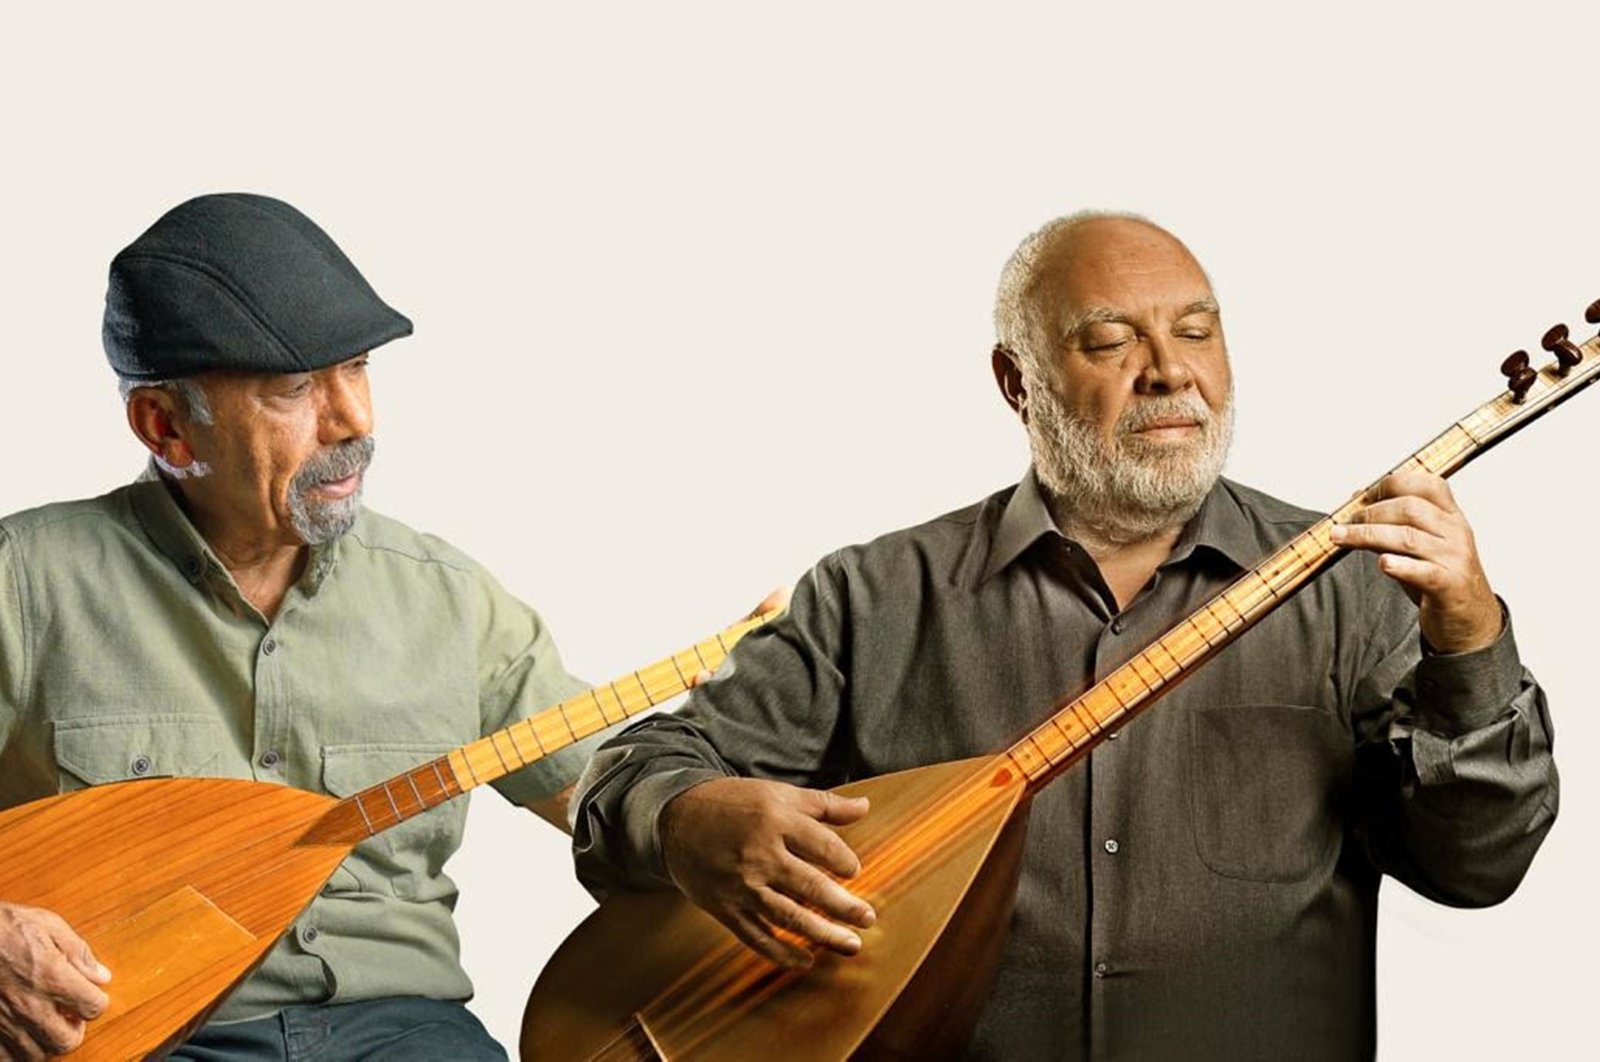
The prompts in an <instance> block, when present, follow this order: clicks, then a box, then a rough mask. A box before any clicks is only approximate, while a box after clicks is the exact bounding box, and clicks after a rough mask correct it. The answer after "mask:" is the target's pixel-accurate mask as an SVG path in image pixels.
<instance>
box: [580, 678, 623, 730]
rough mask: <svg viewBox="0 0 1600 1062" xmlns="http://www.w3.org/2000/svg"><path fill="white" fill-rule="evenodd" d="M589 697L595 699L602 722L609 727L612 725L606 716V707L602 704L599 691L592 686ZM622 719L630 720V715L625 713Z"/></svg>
mask: <svg viewBox="0 0 1600 1062" xmlns="http://www.w3.org/2000/svg"><path fill="white" fill-rule="evenodd" d="M589 696H590V697H593V698H594V706H595V707H596V708H598V709H600V721H601V722H603V723H605V724H606V725H607V726H609V725H611V720H610V718H609V717H607V715H606V706H605V705H603V704H601V703H600V693H599V691H598V690H596V689H595V688H594V687H592V686H591V687H590V688H589ZM622 718H623V719H626V718H628V713H627V712H623V713H622Z"/></svg>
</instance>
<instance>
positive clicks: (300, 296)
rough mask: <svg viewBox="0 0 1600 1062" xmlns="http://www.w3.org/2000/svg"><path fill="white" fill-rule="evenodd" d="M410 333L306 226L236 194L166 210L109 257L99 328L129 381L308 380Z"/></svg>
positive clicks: (260, 199)
mask: <svg viewBox="0 0 1600 1062" xmlns="http://www.w3.org/2000/svg"><path fill="white" fill-rule="evenodd" d="M410 334H411V322H410V321H409V320H407V319H406V318H405V317H404V316H402V315H401V314H398V313H396V312H395V311H394V310H393V309H391V308H390V307H389V305H388V304H387V303H385V302H384V301H383V300H382V299H380V298H378V295H377V293H376V292H374V291H373V290H372V286H371V285H370V284H368V283H367V281H366V279H365V278H364V277H362V275H361V274H360V272H358V271H357V270H356V267H355V266H354V265H352V264H351V262H350V259H348V258H346V257H345V256H344V252H343V251H341V250H339V247H338V245H337V244H335V243H334V242H333V240H331V239H329V238H328V234H327V233H325V232H323V231H322V230H321V229H319V228H318V227H317V226H316V223H315V222H313V221H312V220H311V219H310V218H308V217H306V216H305V215H304V214H302V213H300V211H298V210H296V209H295V208H294V207H292V206H290V205H289V204H288V203H285V202H283V201H281V200H278V199H271V198H268V197H267V196H264V195H249V194H246V193H242V192H235V193H227V194H220V195H203V196H200V197H199V198H197V199H191V200H189V201H188V202H186V203H181V204H179V205H178V206H176V207H173V208H172V209H171V210H169V211H168V212H167V213H166V214H164V215H162V217H161V220H159V221H157V222H156V223H155V224H154V225H152V226H150V228H149V229H148V230H147V231H146V232H145V233H144V235H142V236H140V237H139V238H138V239H137V240H134V241H133V243H131V244H129V245H128V246H127V247H125V248H124V249H123V250H122V252H121V253H120V254H118V255H117V256H116V257H115V258H113V259H112V260H111V282H110V285H109V287H108V288H107V289H106V316H105V326H104V328H103V330H102V339H103V340H104V342H105V348H106V358H107V359H108V360H110V362H111V367H112V368H113V369H115V370H116V371H117V375H118V376H121V377H122V378H124V379H128V380H164V379H172V378H175V377H179V376H192V375H194V374H195V373H200V372H208V371H210V370H213V369H233V370H241V371H245V372H310V371H311V370H313V369H321V368H324V367H326V366H329V365H333V364H336V363H338V362H341V361H344V360H345V359H347V358H351V357H354V356H355V355H357V354H361V353H363V352H364V351H368V350H371V349H372V348H374V347H376V346H380V345H381V344H384V343H387V342H389V340H391V339H398V338H400V337H401V336H408V335H410Z"/></svg>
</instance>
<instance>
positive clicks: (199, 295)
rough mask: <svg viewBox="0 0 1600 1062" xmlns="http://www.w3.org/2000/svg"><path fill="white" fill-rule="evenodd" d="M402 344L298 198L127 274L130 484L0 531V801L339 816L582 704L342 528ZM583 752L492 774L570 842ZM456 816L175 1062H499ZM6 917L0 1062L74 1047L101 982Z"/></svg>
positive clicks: (485, 602)
mask: <svg viewBox="0 0 1600 1062" xmlns="http://www.w3.org/2000/svg"><path fill="white" fill-rule="evenodd" d="M410 332H411V322H410V321H408V320H407V319H406V318H405V317H403V316H402V315H400V314H399V313H396V312H395V311H394V310H393V309H391V308H390V307H389V306H388V305H386V304H385V303H384V302H383V301H382V300H381V299H379V298H378V296H377V295H376V294H375V293H374V292H373V290H372V288H371V287H370V286H369V285H368V284H367V282H366V281H365V280H364V279H363V278H362V276H361V274H360V273H359V272H357V270H356V268H355V267H354V266H353V265H352V264H351V263H350V261H349V259H347V258H346V257H345V256H344V254H343V253H342V252H341V251H340V250H339V248H338V247H337V246H336V245H335V244H334V242H333V241H332V240H331V239H329V238H328V236H327V235H326V234H325V233H324V232H323V231H322V230H321V229H319V228H318V227H317V226H316V225H315V224H313V223H312V222H311V221H310V220H309V219H308V218H306V217H305V216H304V215H303V214H301V213H300V212H299V211H297V210H295V209H294V208H293V207H291V206H289V205H288V204H286V203H282V202H280V201H278V200H275V199H269V198H266V197H263V196H256V195H242V194H232V195H208V196H202V197H200V198H198V199H193V200H190V201H189V202H186V203H183V204H182V205H180V206H178V207H177V208H175V209H173V210H172V211H171V212H169V213H168V214H166V215H165V216H164V217H162V218H161V219H160V220H159V221H158V222H156V224H155V225H154V226H152V227H151V228H150V230H149V231H148V232H146V233H144V235H142V236H140V237H139V238H138V239H137V240H135V241H134V243H133V244H132V245H131V246H129V247H128V248H126V249H125V250H124V251H123V252H122V253H121V254H119V255H117V257H116V259H115V260H114V261H113V262H112V266H111V280H110V289H109V291H108V294H107V298H106V315H105V331H104V339H105V348H106V353H107V356H108V357H109V358H110V361H111V365H112V367H113V368H114V369H115V370H116V372H117V374H118V376H119V377H120V378H121V380H122V383H123V391H124V394H125V396H126V398H127V413H128V422H129V424H130V426H131V427H132V429H133V431H134V433H135V434H136V435H137V436H138V438H139V440H140V441H141V442H142V443H143V444H144V446H145V447H146V448H147V449H148V450H149V451H150V454H151V469H150V471H149V472H148V473H147V474H146V476H145V477H144V478H143V479H141V480H140V481H139V482H136V483H134V484H132V485H130V486H126V487H123V488H121V489H119V490H115V491H113V492H111V493H110V494H108V495H105V496H104V497H100V498H95V499H91V500H85V501H75V502H66V503H61V504H56V505H50V506H46V507H44V508H42V509H37V510H33V511H31V512H25V513H18V514H16V515H13V516H10V517H6V518H5V519H4V520H0V808H3V807H10V806H14V805H17V804H20V803H23V802H25V801H29V800H34V799H38V798H41V797H44V796H48V795H51V794H54V793H57V792H63V791H67V790H71V789H77V788H82V787H84V786H87V785H97V784H102V783H107V782H115V781H120V780H123V779H127V778H137V777H149V776H155V775H210V776H223V777H237V778H253V779H257V780H261V781H268V782H276V783H280V784H286V785H293V786H298V787H301V788H305V789H311V790H317V791H322V792H327V793H331V794H333V795H335V796H345V795H348V794H350V793H354V792H357V791H359V790H361V789H363V788H365V787H366V786H368V785H369V784H372V783H374V782H376V781H379V780H381V779H383V778H386V777H390V776H392V775H394V774H395V773H397V772H399V771H400V770H403V769H405V768H407V767H410V766H414V765H416V764H418V763H422V762H425V761H427V760H428V759H430V758H432V757H435V756H438V755H440V754H442V753H443V752H445V751H447V750H449V749H452V748H455V747H457V746H459V745H461V744H464V743H466V742H468V741H471V740H473V739H475V738H477V737H479V736H481V735H483V734H486V733H488V732H490V731H493V730H498V729H500V728H502V727H504V726H506V725H508V724H510V723H511V722H514V721H515V720H516V719H518V718H522V717H525V716H527V715H529V714H531V713H532V712H533V711H536V710H538V709H540V708H543V707H546V706H548V705H550V704H554V703H556V702H558V701H560V700H562V699H564V698H566V697H568V696H571V695H572V694H574V693H576V692H578V691H579V690H581V689H582V688H583V684H581V683H580V682H578V681H577V680H576V679H574V678H572V677H571V676H570V675H568V674H567V673H566V671H565V670H564V669H563V667H562V665H561V661H560V658H559V657H558V656H557V653H556V649H555V646H554V644H553V643H552V642H551V640H550V636H549V634H548V632H547V631H546V629H545V627H544V625H543V623H542V622H541V621H540V619H539V616H538V615H537V614H536V613H535V612H534V611H533V610H532V609H530V608H529V607H528V606H526V605H524V604H523V603H522V602H520V601H518V600H517V599H516V598H514V597H512V596H511V595H510V594H508V593H507V592H506V591H505V590H504V589H502V588H501V587H500V586H499V584H498V583H496V582H495V580H494V579H493V578H491V577H490V576H489V574H488V573H487V572H485V571H484V570H483V569H482V568H481V567H480V566H478V565H477V564H476V563H474V562H473V561H472V560H471V559H469V558H467V557H466V556H464V555H462V554H461V553H459V552H458V551H456V550H455V549H453V548H451V547H450V546H449V545H447V544H445V543H444V542H441V541H440V540H438V539H436V538H433V537H431V536H428V535H423V534H419V533H417V532H416V531H413V530H411V529H410V528H408V527H406V526H404V525H402V524H400V523H397V522H396V521H393V520H389V519H386V518H384V517H381V516H378V515H376V514H374V513H371V512H369V511H366V510H365V509H363V508H362V507H361V504H360V499H361V488H362V479H363V475H364V473H365V470H366V468H367V465H368V462H369V461H370V460H371V458H372V453H373V441H372V436H371V429H372V407H371V401H370V398H369V396H368V391H367V371H366V370H367V356H368V353H369V352H370V351H371V350H373V349H374V348H376V347H378V346H381V345H382V344H384V343H387V342H389V341H390V340H392V339H396V338H399V337H401V336H405V335H409V334H410ZM592 743H593V742H592V740H591V741H590V742H585V743H583V744H581V745H578V746H573V747H570V748H568V749H565V750H562V751H561V752H558V753H556V754H554V755H553V756H550V757H547V758H545V759H543V760H541V761H539V762H538V763H535V764H534V765H532V766H531V767H529V768H527V769H526V770H523V771H520V772H517V773H516V774H513V775H510V776H508V777H507V778H505V779H503V780H501V781H500V782H497V783H495V784H496V786H497V788H499V789H500V791H501V792H502V793H503V794H504V795H505V796H507V797H508V798H510V799H512V800H514V801H516V802H517V803H520V804H523V805H525V806H527V807H530V808H532V809H534V810H535V811H537V812H539V813H540V814H542V815H544V816H545V817H546V818H549V819H551V820H552V821H554V822H558V823H562V822H564V803H565V793H564V791H565V790H566V789H567V788H568V787H569V785H570V783H571V781H572V779H573V778H574V776H575V775H576V773H577V771H578V769H579V767H580V766H581V765H582V763H583V762H584V760H585V759H586V758H587V755H588V751H589V748H590V746H591V745H592ZM465 815H466V806H465V801H464V800H456V801H452V802H450V803H448V804H446V805H443V806H441V807H439V808H437V809H435V810H434V811H431V812H429V813H427V814H425V815H421V816H419V817H417V818H415V819H412V820H410V821H409V822H407V823H405V824H404V825H402V826H400V827H397V828H395V829H393V830H390V831H388V832H386V833H384V834H383V835H381V836H379V837H377V838H375V839H373V840H371V841H368V842H366V843H364V844H362V845H360V846H359V847H358V848H357V849H356V850H355V853H354V854H353V855H352V856H351V857H350V858H349V859H348V860H346V862H345V863H344V864H343V865H342V866H341V867H340V868H339V869H338V870H337V871H336V872H335V874H334V876H333V877H332V879H331V880H330V881H329V882H328V884H327V886H326V887H325V888H324V889H323V891H322V893H321V894H320V895H319V896H318V897H317V898H316V899H315V900H314V901H313V902H312V904H311V905H310V906H309V907H308V908H307V910H306V911H305V913H304V914H303V915H302V916H301V917H300V918H299V920H298V921H297V922H296V924H295V926H294V927H293V929H292V930H291V931H290V932H289V933H288V934H287V935H286V936H285V937H284V938H283V939H282V940H280V941H279V942H278V944H277V946H276V947H275V948H274V949H273V951H272V952H271V953H270V955H269V956H268V958H267V959H266V961H265V963H264V964H263V965H262V966H261V967H260V969H258V970H257V971H256V973H255V974H254V975H253V976H252V977H251V978H250V979H249V980H248V981H246V982H245V983H244V984H243V985H242V986H241V987H240V988H239V989H238V990H237V991H236V992H235V993H234V994H233V995H232V996H230V997H229V999H228V1000H227V1001H226V1002H225V1003H224V1004H223V1005H222V1007H221V1008H220V1009H219V1010H218V1011H217V1013H216V1014H215V1015H214V1016H213V1021H212V1024H211V1025H208V1026H207V1027H206V1028H204V1029H203V1030H201V1032H200V1033H199V1034H197V1035H196V1036H195V1037H194V1038H193V1040H192V1041H191V1042H190V1043H189V1044H187V1045H186V1046H184V1047H182V1048H180V1049H179V1051H178V1053H177V1054H176V1055H175V1056H174V1057H176V1058H186V1059H217V1058H229V1059H233V1058H262V1059H265V1058H287V1057H290V1055H291V1054H292V1056H293V1057H296V1058H305V1057H317V1058H347V1057H367V1056H368V1055H369V1054H372V1053H374V1052H377V1053H381V1055H382V1057H384V1058H386V1059H387V1058H396V1059H404V1058H418V1059H424V1058H425V1059H430V1060H432V1059H441V1058H450V1059H480V1058H494V1059H503V1058H504V1057H505V1054H504V1051H503V1050H502V1049H501V1048H500V1047H499V1045H497V1044H495V1043H494V1041H493V1040H491V1039H490V1037H489V1036H488V1034H487V1033H486V1032H485V1031H484V1029H483V1027H482V1026H481V1025H480V1024H479V1023H478V1022H477V1020H476V1019H475V1018H474V1017H473V1016H472V1015H471V1014H470V1013H469V1012H468V1011H467V1009H466V1008H465V1007H464V1006H463V1005H462V1004H461V1002H460V1001H462V1000H465V999H467V998H468V997H469V996H470V995H471V994H472V985H471V982H470V981H469V980H468V979H467V976H466V974H465V972H464V971H463V970H462V968H461V966H460V963H459V961H458V956H457V953H458V941H457V936H456V930H455V926H454V924H453V922H452V920H451V909H452V908H453V906H454V901H455V895H456V890H455V887H454V885H453V884H452V882H451V881H450V879H449V878H448V877H446V876H445V875H444V874H443V873H442V867H443V865H444V862H445V860H446V859H447V858H448V857H449V856H450V854H451V853H452V852H454V851H455V849H456V848H457V846H458V845H459V844H460V840H461V832H462V826H463V824H464V820H465ZM4 901H5V897H3V896H0V1055H5V1056H7V1057H12V1056H14V1057H20V1058H38V1057H43V1056H45V1055H50V1054H57V1053H62V1052H65V1051H68V1050H70V1049H72V1048H73V1047H75V1046H76V1045H77V1044H78V1043H79V1042H80V1041H81V1040H82V1039H83V1037H84V1034H85V1023H86V1020H91V1021H92V1019H93V1018H94V1017H95V1016H96V1015H98V1014H99V1013H101V1011H102V1010H103V1009H104V1008H105V1006H106V1005H107V1001H108V997H107V995H106V993H107V991H111V992H114V991H115V987H114V984H110V983H108V981H109V977H110V974H111V971H107V970H106V969H105V968H104V967H103V966H101V965H100V964H99V963H98V962H97V961H96V960H95V958H94V957H93V955H92V954H91V953H90V950H89V948H88V947H87V945H86V944H85V943H84V942H83V940H82V939H81V938H79V937H78V936H77V935H76V934H74V933H73V931H72V929H71V927H70V926H68V925H66V924H65V923H64V922H63V921H62V920H61V919H60V918H58V917H56V916H55V915H53V914H52V913H50V912H47V911H40V910H36V909H30V908H23V907H18V906H16V905H11V904H7V903H5V902H4Z"/></svg>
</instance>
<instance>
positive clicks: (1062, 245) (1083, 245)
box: [994, 211, 1217, 367]
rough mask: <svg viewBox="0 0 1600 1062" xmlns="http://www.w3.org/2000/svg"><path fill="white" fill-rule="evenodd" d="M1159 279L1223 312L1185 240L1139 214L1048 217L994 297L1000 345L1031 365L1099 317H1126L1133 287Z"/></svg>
mask: <svg viewBox="0 0 1600 1062" xmlns="http://www.w3.org/2000/svg"><path fill="white" fill-rule="evenodd" d="M1152 280H1159V281H1160V282H1161V284H1162V286H1163V287H1164V288H1166V289H1168V290H1172V291H1182V292H1185V293H1186V296H1192V297H1189V298H1187V302H1188V303H1193V304H1194V306H1193V308H1194V309H1195V310H1196V311H1199V310H1203V309H1208V310H1209V311H1210V312H1212V313H1215V312H1216V310H1217V306H1216V300H1215V296H1214V295H1213V294H1212V291H1211V282H1210V279H1209V278H1208V277H1207V276H1206V273H1205V270H1204V269H1202V268H1201V266H1200V263H1199V261H1198V260H1196V259H1195V257H1194V255H1193V254H1192V253H1190V251H1189V249H1188V248H1187V247H1185V246H1184V244H1183V242H1182V241H1181V240H1179V239H1178V238H1177V237H1176V236H1174V235H1172V234H1171V233H1170V232H1168V231H1167V230H1166V229H1163V228H1162V227H1161V226H1159V225H1157V224H1155V222H1153V221H1150V220H1149V219H1148V218H1144V217H1141V216H1139V215H1137V214H1126V213H1105V212H1099V211H1084V212H1081V213H1077V214H1071V215H1068V216H1066V217H1061V218H1056V219H1055V220H1053V221H1050V222H1047V223H1046V224H1045V225H1043V226H1041V227H1040V228H1039V229H1038V230H1037V231H1035V232H1034V233H1032V234H1031V235H1029V236H1028V237H1027V238H1026V239H1025V240H1023V241H1022V243H1021V244H1020V245H1018V247H1017V249H1016V250H1015V251H1014V252H1012V255H1011V258H1010V259H1009V260H1008V261H1007V262H1006V265H1005V268H1004V270H1002V272H1001V275H1000V285H999V289H998V291H997V292H996V295H995V308H994V323H995V334H996V337H997V339H998V341H999V343H1000V345H1001V346H1003V347H1005V348H1006V349H1007V350H1010V351H1011V352H1013V353H1014V354H1016V355H1018V356H1020V357H1021V358H1022V359H1023V360H1024V361H1025V362H1027V363H1030V364H1031V365H1032V366H1035V367H1036V366H1038V365H1039V364H1040V362H1041V361H1042V360H1046V359H1047V358H1048V356H1049V352H1050V351H1052V350H1055V349H1057V348H1058V347H1059V345H1060V344H1061V343H1062V342H1063V341H1064V340H1067V339H1069V338H1071V337H1072V336H1074V335H1076V334H1078V333H1079V332H1081V330H1082V329H1084V328H1086V327H1088V326H1089V325H1091V324H1094V323H1096V322H1106V321H1120V320H1121V319H1122V314H1123V312H1124V307H1125V305H1126V299H1127V295H1128V288H1129V286H1130V285H1131V284H1141V285H1145V286H1148V284H1149V282H1150V281H1152Z"/></svg>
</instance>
